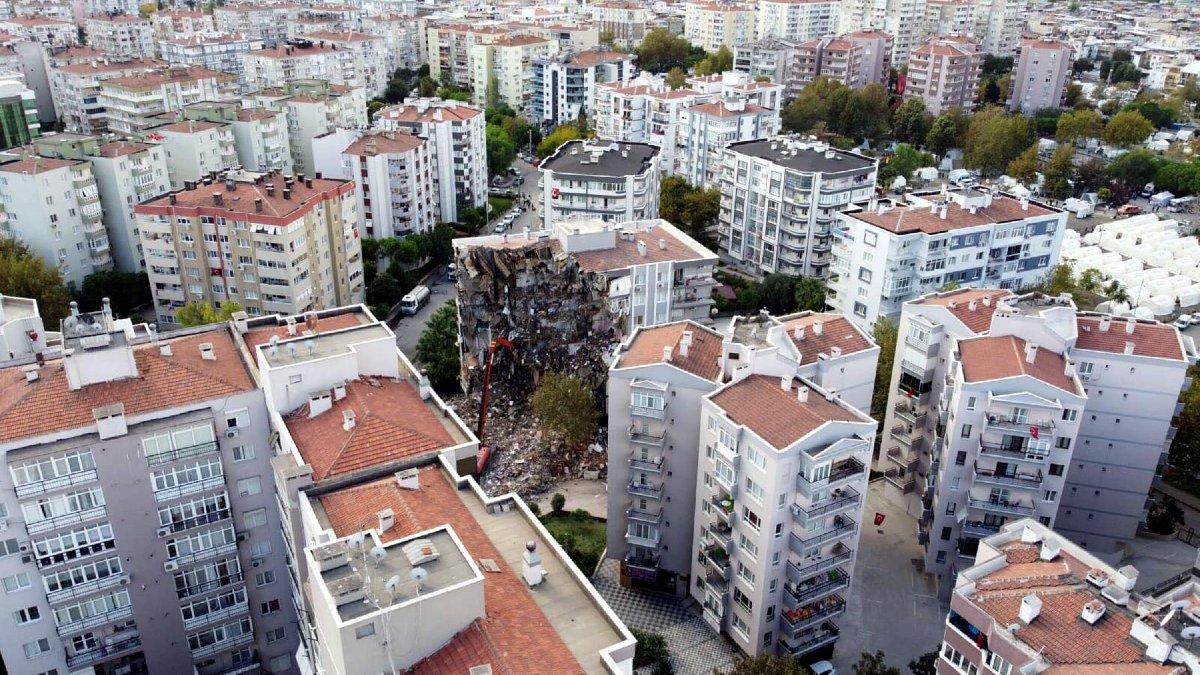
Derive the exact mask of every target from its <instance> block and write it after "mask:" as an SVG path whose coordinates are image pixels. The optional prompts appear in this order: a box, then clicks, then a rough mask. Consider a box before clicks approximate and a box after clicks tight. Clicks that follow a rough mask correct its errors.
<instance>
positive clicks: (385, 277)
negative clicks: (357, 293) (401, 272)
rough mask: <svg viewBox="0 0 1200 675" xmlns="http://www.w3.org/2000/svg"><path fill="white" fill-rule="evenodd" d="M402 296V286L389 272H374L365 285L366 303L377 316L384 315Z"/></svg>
mask: <svg viewBox="0 0 1200 675" xmlns="http://www.w3.org/2000/svg"><path fill="white" fill-rule="evenodd" d="M403 297H404V287H403V286H401V285H400V281H399V280H398V279H397V278H396V275H394V274H392V273H391V272H385V273H383V274H376V275H375V279H374V280H373V281H372V282H371V285H370V286H367V304H368V305H370V306H371V309H372V311H374V312H375V314H376V315H378V316H384V315H386V314H387V313H388V312H389V311H391V309H392V307H393V306H394V305H395V304H396V303H397V302H400V298H403Z"/></svg>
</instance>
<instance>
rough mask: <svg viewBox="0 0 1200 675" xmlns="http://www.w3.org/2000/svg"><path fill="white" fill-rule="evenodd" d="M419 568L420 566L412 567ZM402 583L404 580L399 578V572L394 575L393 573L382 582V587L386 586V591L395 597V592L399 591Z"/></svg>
mask: <svg viewBox="0 0 1200 675" xmlns="http://www.w3.org/2000/svg"><path fill="white" fill-rule="evenodd" d="M419 569H421V568H420V567H414V568H413V570H419ZM421 571H422V572H424V571H425V570H421ZM402 583H404V580H403V579H401V578H400V575H399V574H396V575H393V576H392V578H391V579H388V580H387V583H386V584H384V585H383V587H384V588H386V589H387V592H388V593H391V594H392V597H393V598H394V597H396V594H397V593H399V592H400V584H402Z"/></svg>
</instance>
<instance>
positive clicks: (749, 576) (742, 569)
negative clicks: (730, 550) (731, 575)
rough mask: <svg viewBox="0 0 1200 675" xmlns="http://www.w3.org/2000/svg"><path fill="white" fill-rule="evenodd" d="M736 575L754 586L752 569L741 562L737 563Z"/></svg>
mask: <svg viewBox="0 0 1200 675" xmlns="http://www.w3.org/2000/svg"><path fill="white" fill-rule="evenodd" d="M738 576H739V577H741V579H742V580H743V581H745V582H746V583H748V584H750V585H751V586H754V579H755V577H754V570H752V569H750V568H749V567H746V566H745V565H743V564H742V563H738Z"/></svg>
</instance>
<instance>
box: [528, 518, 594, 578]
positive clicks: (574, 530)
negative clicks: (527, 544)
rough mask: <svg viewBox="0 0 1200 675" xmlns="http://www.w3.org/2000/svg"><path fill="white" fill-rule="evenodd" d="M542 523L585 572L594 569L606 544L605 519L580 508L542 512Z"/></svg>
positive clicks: (587, 573) (589, 573) (587, 572)
mask: <svg viewBox="0 0 1200 675" xmlns="http://www.w3.org/2000/svg"><path fill="white" fill-rule="evenodd" d="M542 524H543V525H545V526H546V529H547V530H549V531H550V534H551V535H553V536H554V539H555V541H557V542H558V544H559V546H562V547H563V550H564V551H566V552H567V555H568V556H570V557H571V560H573V561H574V562H575V565H576V566H578V567H579V569H580V570H581V571H582V572H583V573H584V574H586V575H589V576H590V575H591V573H592V572H593V571H594V570H595V569H596V565H597V564H598V563H599V562H600V556H602V555H604V547H605V546H606V545H607V537H606V535H605V522H604V521H603V520H600V519H599V518H593V517H592V515H591V514H590V513H588V512H587V511H584V510H583V509H576V510H574V511H572V512H570V513H564V512H558V513H551V514H548V515H545V516H542Z"/></svg>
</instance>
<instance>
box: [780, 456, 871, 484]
mask: <svg viewBox="0 0 1200 675" xmlns="http://www.w3.org/2000/svg"><path fill="white" fill-rule="evenodd" d="M865 469H866V467H865V466H863V463H862V462H860V461H858V459H856V458H854V457H851V458H849V459H846V460H844V461H842V462H841V463H840V464H838V465H836V466H834V467H832V468H831V469H830V471H829V475H828V476H826V477H824V478H818V479H814V480H809V479H808V477H807V476H805V475H804V474H803V473H801V474H799V476H797V481H798V483H799V485H800V487H803V488H804V489H805V490H808V489H810V488H812V487H814V486H817V485H825V484H833V483H837V482H840V481H843V480H847V479H850V478H855V477H858V476H861V475H864V473H863V472H864V470H865Z"/></svg>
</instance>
